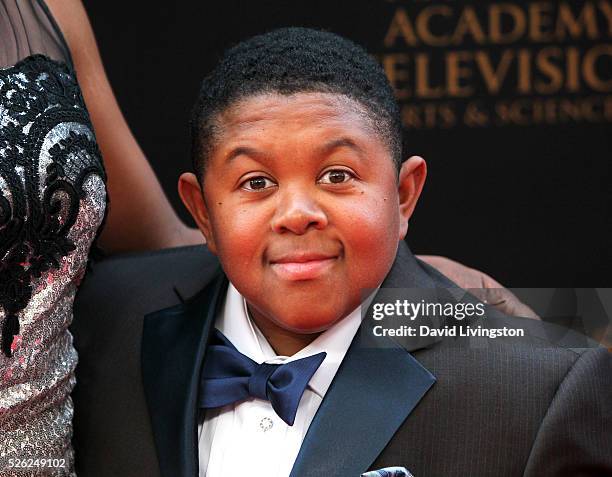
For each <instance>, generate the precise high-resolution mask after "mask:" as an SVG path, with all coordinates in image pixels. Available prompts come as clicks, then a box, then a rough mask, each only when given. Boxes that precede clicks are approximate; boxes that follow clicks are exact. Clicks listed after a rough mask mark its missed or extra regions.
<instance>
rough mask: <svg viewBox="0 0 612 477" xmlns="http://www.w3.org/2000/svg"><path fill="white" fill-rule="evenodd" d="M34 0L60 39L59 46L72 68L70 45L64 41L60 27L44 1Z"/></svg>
mask: <svg viewBox="0 0 612 477" xmlns="http://www.w3.org/2000/svg"><path fill="white" fill-rule="evenodd" d="M35 1H37V2H38V5H39V6H40V8H41V9H42V10H43V12H45V15H47V18H48V19H49V23H51V26H52V27H53V30H54V31H55V34H56V35H57V38H59V40H60V43H61V46H62V48H63V50H64V54H65V55H66V61H67V63H68V64H69V65H70V67H71V68H72V69H73V70H74V62H73V61H72V54H71V53H70V47H69V46H68V42H67V41H66V38H65V37H64V34H63V33H62V30H61V28H60V27H59V25H58V24H57V21H56V20H55V17H54V16H53V15H52V13H51V10H49V7H48V6H47V4H46V3H45V2H44V0H35Z"/></svg>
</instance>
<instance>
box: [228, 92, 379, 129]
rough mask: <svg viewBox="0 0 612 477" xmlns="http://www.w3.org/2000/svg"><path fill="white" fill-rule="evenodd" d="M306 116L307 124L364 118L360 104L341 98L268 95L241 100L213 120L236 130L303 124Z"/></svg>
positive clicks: (307, 94)
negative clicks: (271, 123)
mask: <svg viewBox="0 0 612 477" xmlns="http://www.w3.org/2000/svg"><path fill="white" fill-rule="evenodd" d="M306 115H307V116H308V120H310V121H313V120H314V121H325V120H330V121H334V120H346V119H348V118H347V117H353V118H355V119H357V118H358V117H364V116H367V114H366V111H365V110H364V107H363V106H362V105H361V104H359V103H358V102H357V101H355V100H352V99H350V98H348V97H347V96H344V95H341V94H336V93H321V92H299V93H293V94H280V93H276V92H271V93H260V94H256V95H252V96H247V97H245V98H242V99H240V100H238V101H236V102H234V103H233V104H231V105H230V106H229V107H227V108H226V109H225V110H224V111H222V112H221V113H220V114H219V115H218V116H217V119H218V121H219V126H223V127H225V128H236V127H238V128H240V127H247V126H249V125H259V124H262V123H265V122H269V121H286V122H300V121H304V119H305V116H306Z"/></svg>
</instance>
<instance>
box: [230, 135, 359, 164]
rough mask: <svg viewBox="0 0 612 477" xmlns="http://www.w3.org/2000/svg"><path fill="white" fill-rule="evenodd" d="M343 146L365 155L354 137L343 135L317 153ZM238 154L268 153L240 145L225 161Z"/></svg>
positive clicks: (253, 156)
mask: <svg viewBox="0 0 612 477" xmlns="http://www.w3.org/2000/svg"><path fill="white" fill-rule="evenodd" d="M341 147H348V148H349V149H352V150H353V151H355V152H356V153H357V154H358V156H359V157H360V158H363V157H365V156H364V151H363V149H362V148H361V147H359V146H358V145H357V143H356V142H355V141H353V140H352V139H350V138H348V137H341V138H338V139H332V140H331V141H328V142H326V143H325V144H323V145H322V146H320V147H318V148H317V153H318V154H319V155H326V154H329V153H331V152H332V151H333V150H334V149H339V148H341ZM238 156H249V157H252V158H255V159H261V158H264V157H265V156H266V154H265V153H264V152H262V151H259V150H257V149H255V148H253V147H249V146H238V147H236V148H234V149H232V150H231V151H230V152H229V153H228V154H227V155H226V156H225V163H226V164H228V163H230V162H232V161H233V160H234V159H236V158H237V157H238Z"/></svg>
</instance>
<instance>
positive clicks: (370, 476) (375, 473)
mask: <svg viewBox="0 0 612 477" xmlns="http://www.w3.org/2000/svg"><path fill="white" fill-rule="evenodd" d="M361 477H414V476H413V475H412V474H411V473H410V472H408V469H406V467H385V468H384V469H378V470H371V471H370V472H366V473H364V474H361Z"/></svg>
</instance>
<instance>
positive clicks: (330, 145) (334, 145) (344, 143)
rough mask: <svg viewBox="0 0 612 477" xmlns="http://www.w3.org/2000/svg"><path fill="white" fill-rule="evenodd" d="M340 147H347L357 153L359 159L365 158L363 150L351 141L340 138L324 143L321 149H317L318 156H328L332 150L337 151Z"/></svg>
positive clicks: (346, 138)
mask: <svg viewBox="0 0 612 477" xmlns="http://www.w3.org/2000/svg"><path fill="white" fill-rule="evenodd" d="M341 147H348V148H349V149H352V150H353V151H355V152H356V153H357V155H358V156H359V157H360V158H363V157H365V154H364V151H363V149H362V148H361V147H359V146H358V145H357V143H356V142H355V141H353V140H352V139H350V138H348V137H341V138H338V139H333V140H331V141H329V142H326V143H325V144H323V145H322V146H321V147H319V148H318V152H319V154H322V155H324V154H329V153H330V152H332V151H333V150H334V149H338V148H341Z"/></svg>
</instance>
